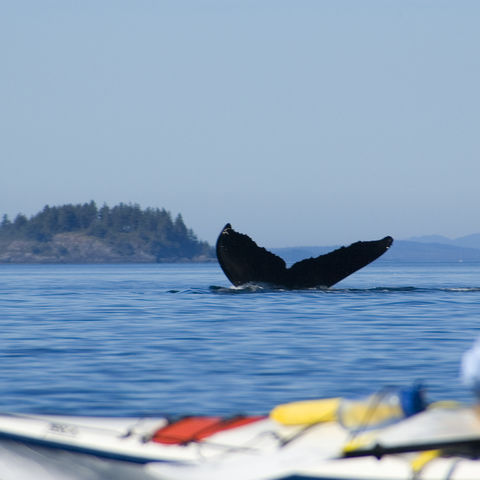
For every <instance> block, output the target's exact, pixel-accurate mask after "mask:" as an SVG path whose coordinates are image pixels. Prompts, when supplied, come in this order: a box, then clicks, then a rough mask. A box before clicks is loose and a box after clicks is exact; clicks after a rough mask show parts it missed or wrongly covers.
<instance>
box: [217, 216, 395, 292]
mask: <svg viewBox="0 0 480 480" xmlns="http://www.w3.org/2000/svg"><path fill="white" fill-rule="evenodd" d="M392 243H393V238H392V237H389V236H387V237H385V238H382V239H381V240H374V241H368V242H356V243H353V244H352V245H350V246H348V247H341V248H339V249H337V250H334V251H332V252H330V253H327V254H326V255H320V256H319V257H316V258H307V259H305V260H301V261H299V262H297V263H294V264H293V265H292V266H291V267H290V268H287V266H286V264H285V261H284V260H283V259H282V258H280V257H279V256H278V255H275V254H273V253H271V252H269V251H268V250H266V249H265V248H263V247H259V246H258V245H257V244H256V243H255V242H254V241H253V240H252V239H251V238H250V237H249V236H248V235H245V234H243V233H238V232H236V231H235V230H234V229H233V228H232V226H231V225H230V224H229V223H227V224H226V225H225V227H223V229H222V231H221V233H220V235H219V236H218V239H217V245H216V252H217V258H218V262H219V264H220V266H221V268H222V270H223V272H224V273H225V275H226V276H227V278H228V279H229V280H230V282H232V284H233V285H235V286H239V285H243V284H245V283H249V282H253V283H268V284H271V285H275V286H279V287H284V288H291V289H294V288H313V287H331V286H332V285H334V284H335V283H338V282H339V281H340V280H343V279H344V278H345V277H348V276H349V275H351V274H352V273H354V272H356V271H357V270H359V269H360V268H363V267H364V266H365V265H368V264H369V263H371V262H373V261H374V260H376V259H377V258H378V257H380V256H381V255H383V254H384V253H385V252H386V251H387V250H388V249H389V248H390V246H391V245H392Z"/></svg>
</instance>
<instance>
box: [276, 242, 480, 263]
mask: <svg viewBox="0 0 480 480" xmlns="http://www.w3.org/2000/svg"><path fill="white" fill-rule="evenodd" d="M469 237H470V236H469ZM471 237H473V236H471ZM422 238H423V237H422ZM464 238H467V237H464ZM339 246H340V245H337V246H330V247H291V248H275V249H272V252H273V253H276V254H277V255H279V256H280V257H282V258H283V259H284V260H285V261H286V262H287V264H289V265H290V264H292V263H294V262H297V261H298V260H302V259H304V258H309V257H317V256H318V255H323V254H325V253H328V252H330V251H332V250H334V249H336V248H339ZM376 262H400V263H417V262H432V263H434V262H480V248H469V247H464V246H457V245H451V244H449V243H428V242H427V241H426V240H425V241H410V240H395V241H394V243H393V245H392V247H391V248H390V249H389V250H388V251H387V252H386V253H385V254H384V255H382V256H381V257H380V258H379V259H378V260H376Z"/></svg>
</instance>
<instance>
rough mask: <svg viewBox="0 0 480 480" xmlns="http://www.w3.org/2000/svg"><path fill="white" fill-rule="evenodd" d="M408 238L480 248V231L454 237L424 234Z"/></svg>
mask: <svg viewBox="0 0 480 480" xmlns="http://www.w3.org/2000/svg"><path fill="white" fill-rule="evenodd" d="M408 240H410V241H412V242H419V243H438V244H442V245H452V246H455V247H464V248H477V249H479V250H480V233H472V234H471V235H466V236H464V237H459V238H454V239H451V238H447V237H444V236H442V235H424V236H422V237H412V238H409V239H408Z"/></svg>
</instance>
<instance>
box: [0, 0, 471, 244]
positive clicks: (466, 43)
mask: <svg viewBox="0 0 480 480" xmlns="http://www.w3.org/2000/svg"><path fill="white" fill-rule="evenodd" d="M479 19H480V2H477V1H461V0H460V1H454V0H452V1H442V0H432V1H422V0H416V1H408V0H402V1H393V0H392V1H389V0H378V1H374V0H362V1H358V0H351V1H342V0H331V1H321V0H318V1H317V0H315V1H313V0H312V1H303V0H290V1H282V0H271V1H262V0H254V1H253V0H252V1H250V0H205V1H202V0H191V1H182V0H172V1H161V0H131V1H123V0H110V1H109V0H102V1H98V0H93V1H92V0H82V1H69V0H52V1H50V0H42V1H41V2H39V1H37V0H11V1H8V0H6V1H3V2H0V58H1V75H0V109H1V114H0V162H1V164H0V166H1V169H0V213H1V214H3V213H6V214H8V215H9V216H10V218H13V217H14V216H15V215H16V214H17V213H19V212H22V213H24V214H26V215H27V216H29V215H32V214H34V213H37V212H38V211H39V210H40V209H41V208H43V206H44V205H46V204H49V205H61V204H65V203H83V202H88V201H90V200H95V201H96V202H97V204H99V205H101V204H103V203H104V202H106V203H108V204H109V205H111V206H113V205H114V204H116V203H119V202H125V203H128V202H132V203H138V204H140V205H141V206H142V207H149V206H150V207H159V208H165V209H167V210H169V211H171V212H172V215H174V216H175V215H176V214H178V213H181V214H182V215H183V218H184V220H185V223H186V224H187V226H188V227H190V228H192V229H193V230H194V231H195V233H196V234H197V235H198V236H199V237H200V238H201V239H202V240H207V241H209V242H214V241H215V239H216V236H217V234H218V233H219V231H220V229H221V228H222V227H223V225H224V224H225V223H226V222H227V221H229V222H231V223H232V224H233V226H234V228H236V229H237V230H239V231H242V232H245V233H249V234H250V235H251V236H252V237H253V238H254V239H255V240H256V241H257V243H259V244H261V245H263V246H266V247H281V246H292V245H331V244H338V243H341V244H342V243H345V244H347V243H351V242H353V241H356V240H359V239H362V240H368V239H374V238H378V237H382V236H384V235H386V234H390V235H392V236H394V237H395V238H399V239H401V238H407V237H409V236H413V235H422V234H443V235H446V236H450V237H458V236H462V235H466V234H469V233H474V232H480V225H479V214H478V208H479V205H480V201H479V200H480V188H479V182H480V51H479V47H480V28H479Z"/></svg>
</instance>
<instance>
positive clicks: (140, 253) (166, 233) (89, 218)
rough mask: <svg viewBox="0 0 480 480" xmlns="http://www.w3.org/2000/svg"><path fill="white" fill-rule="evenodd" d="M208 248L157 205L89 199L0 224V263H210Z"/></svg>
mask: <svg viewBox="0 0 480 480" xmlns="http://www.w3.org/2000/svg"><path fill="white" fill-rule="evenodd" d="M214 257H215V253H214V250H213V248H212V247H211V246H210V245H209V244H208V243H206V242H201V241H199V240H198V239H197V237H196V236H195V234H194V233H193V231H192V230H190V229H188V228H187V227H186V226H185V224H184V222H183V219H182V216H181V215H178V216H177V217H176V218H175V220H173V219H172V217H171V215H170V213H169V212H167V211H166V210H164V209H162V210H160V209H158V208H157V209H153V208H147V209H146V210H142V209H141V208H140V207H139V206H138V205H126V204H123V203H121V204H119V205H116V206H114V207H112V208H110V207H108V206H107V205H104V206H103V207H101V208H97V206H96V204H95V202H90V203H85V204H79V205H62V206H59V207H50V206H48V205H47V206H45V207H44V208H43V210H42V211H41V212H40V213H38V214H36V215H34V216H32V217H31V218H27V217H25V216H24V215H22V214H19V215H17V217H16V218H15V219H14V220H13V221H10V220H9V219H8V217H7V216H6V215H4V216H3V220H2V222H1V224H0V263H155V262H179V261H189V262H191V261H210V260H213V259H214Z"/></svg>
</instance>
